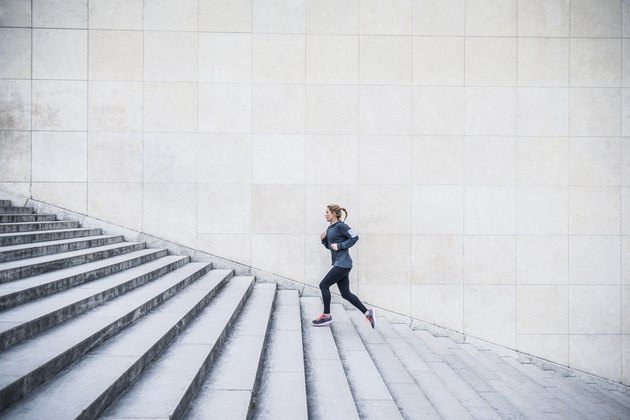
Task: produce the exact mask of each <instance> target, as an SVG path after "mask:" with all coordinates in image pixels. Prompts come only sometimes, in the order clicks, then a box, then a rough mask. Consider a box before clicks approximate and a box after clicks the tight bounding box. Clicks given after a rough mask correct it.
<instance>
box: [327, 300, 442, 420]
mask: <svg viewBox="0 0 630 420" xmlns="http://www.w3.org/2000/svg"><path fill="white" fill-rule="evenodd" d="M348 315H349V317H350V320H351V321H352V323H353V324H354V326H355V328H356V331H357V333H358V334H359V336H360V337H361V341H363V344H364V345H365V347H366V349H367V351H368V353H369V354H370V357H371V358H372V361H373V362H374V365H375V366H376V368H377V369H378V371H379V373H380V375H381V377H382V378H383V381H384V382H385V386H387V389H388V390H389V392H390V393H391V395H392V397H393V399H394V401H395V402H396V406H397V407H398V409H399V410H400V413H401V414H402V416H403V418H405V419H436V420H437V419H441V417H440V415H439V414H438V413H437V411H436V410H435V408H434V407H433V405H432V404H431V402H430V401H429V399H428V398H427V396H426V395H425V394H424V392H423V391H422V389H420V387H419V386H418V384H416V381H414V379H413V377H412V376H411V375H410V374H409V372H407V369H405V366H404V365H403V363H402V362H401V361H400V359H399V358H398V357H397V356H396V354H395V353H394V351H393V350H392V348H391V347H390V346H389V344H388V342H387V340H386V338H385V337H383V335H382V334H381V332H380V329H379V326H380V318H377V327H376V329H372V328H365V327H366V320H365V316H364V315H363V314H361V313H359V312H358V311H351V312H350V313H348ZM335 322H336V320H335Z"/></svg>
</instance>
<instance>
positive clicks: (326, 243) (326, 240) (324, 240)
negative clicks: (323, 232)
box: [322, 236, 329, 249]
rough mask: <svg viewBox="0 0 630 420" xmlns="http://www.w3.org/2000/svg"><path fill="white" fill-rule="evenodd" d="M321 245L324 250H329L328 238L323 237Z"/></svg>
mask: <svg viewBox="0 0 630 420" xmlns="http://www.w3.org/2000/svg"><path fill="white" fill-rule="evenodd" d="M322 245H324V246H325V247H326V249H329V248H328V238H326V237H325V236H324V239H322Z"/></svg>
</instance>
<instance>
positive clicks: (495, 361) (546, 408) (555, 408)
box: [461, 344, 585, 419]
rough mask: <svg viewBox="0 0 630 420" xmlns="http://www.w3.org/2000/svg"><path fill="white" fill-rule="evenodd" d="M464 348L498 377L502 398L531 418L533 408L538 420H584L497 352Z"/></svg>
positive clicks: (579, 414) (463, 347) (467, 345)
mask: <svg viewBox="0 0 630 420" xmlns="http://www.w3.org/2000/svg"><path fill="white" fill-rule="evenodd" d="M461 348H462V349H463V350H464V351H466V352H467V353H468V354H469V355H471V356H472V357H473V358H474V359H475V360H477V361H478V362H479V363H481V365H482V366H483V367H484V368H485V369H488V370H490V371H491V372H492V373H494V374H495V375H496V376H497V377H498V380H499V381H500V383H501V386H502V394H503V395H504V396H505V397H506V398H507V399H508V400H509V401H510V402H511V403H512V404H513V405H514V406H515V407H517V408H519V409H520V410H521V411H522V412H524V413H528V415H529V412H530V410H531V408H530V407H534V408H535V410H536V413H535V414H536V417H540V418H550V419H563V418H567V417H568V418H575V419H583V418H585V417H584V416H583V415H582V414H581V413H579V412H578V411H577V410H575V409H574V408H572V407H568V406H566V405H565V404H563V403H562V402H561V401H559V400H558V399H557V398H556V397H555V396H554V395H553V393H552V392H549V391H550V390H546V389H544V388H542V387H540V386H538V385H537V384H536V383H534V382H533V381H532V380H530V379H528V378H527V377H526V376H525V375H523V374H522V373H520V372H518V370H516V369H515V368H514V367H511V366H509V365H508V364H507V363H506V362H505V360H504V359H503V357H502V356H500V355H499V354H497V353H495V352H494V351H491V350H489V349H485V348H477V347H476V346H474V345H471V344H464V345H462V346H461Z"/></svg>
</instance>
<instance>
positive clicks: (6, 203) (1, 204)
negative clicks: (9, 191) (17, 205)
mask: <svg viewBox="0 0 630 420" xmlns="http://www.w3.org/2000/svg"><path fill="white" fill-rule="evenodd" d="M10 206H11V200H0V207H10Z"/></svg>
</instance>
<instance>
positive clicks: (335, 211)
mask: <svg viewBox="0 0 630 420" xmlns="http://www.w3.org/2000/svg"><path fill="white" fill-rule="evenodd" d="M326 207H328V210H330V212H331V213H332V214H334V215H335V216H336V217H337V219H339V220H341V212H344V213H345V214H346V217H344V218H343V220H341V221H342V222H343V221H345V220H346V219H347V218H348V210H346V209H344V208H343V207H339V206H338V205H337V204H329V205H327V206H326Z"/></svg>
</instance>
